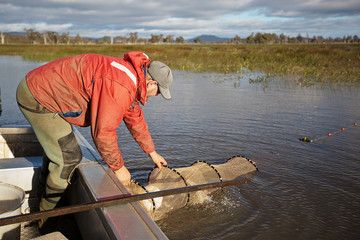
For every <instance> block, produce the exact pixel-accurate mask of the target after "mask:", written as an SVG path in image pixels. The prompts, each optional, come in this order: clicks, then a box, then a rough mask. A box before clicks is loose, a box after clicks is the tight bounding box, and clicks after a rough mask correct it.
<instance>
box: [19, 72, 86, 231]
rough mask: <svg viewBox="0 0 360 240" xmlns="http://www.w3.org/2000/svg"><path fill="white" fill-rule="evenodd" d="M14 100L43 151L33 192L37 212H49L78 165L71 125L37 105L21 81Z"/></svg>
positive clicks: (76, 145) (78, 153)
mask: <svg viewBox="0 0 360 240" xmlns="http://www.w3.org/2000/svg"><path fill="white" fill-rule="evenodd" d="M16 98H17V102H18V105H19V108H20V110H21V112H22V113H23V114H24V116H25V118H26V119H27V120H28V122H29V123H30V125H31V126H32V128H33V130H34V132H35V134H36V137H37V138H38V140H39V142H40V144H41V146H42V148H43V150H44V154H43V164H42V168H41V176H40V181H39V185H38V191H37V193H38V197H40V198H41V199H40V210H50V209H53V208H55V206H56V204H57V203H58V202H59V200H60V196H61V194H63V193H64V191H65V189H66V188H67V186H68V182H67V178H68V176H69V174H70V172H71V171H72V170H73V169H74V168H75V166H76V165H77V164H78V163H80V161H81V159H82V153H81V149H80V147H79V144H78V143H77V140H76V138H75V135H74V133H73V131H72V126H71V124H69V123H68V122H66V121H65V120H64V119H63V118H61V117H60V116H59V115H55V113H53V112H50V111H48V110H47V109H46V108H45V107H43V106H41V105H40V104H39V103H38V102H37V101H36V100H35V99H34V97H33V95H32V94H31V92H30V90H29V88H28V86H27V83H26V79H25V78H24V79H23V80H22V81H21V82H20V84H19V86H18V89H17V92H16ZM59 195H60V196H59ZM43 222H44V220H43ZM43 222H42V223H43ZM40 225H41V224H40Z"/></svg>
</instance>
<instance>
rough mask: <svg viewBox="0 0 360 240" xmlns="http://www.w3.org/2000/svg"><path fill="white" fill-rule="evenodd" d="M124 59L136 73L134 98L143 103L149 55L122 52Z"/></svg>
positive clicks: (144, 100) (144, 101)
mask: <svg viewBox="0 0 360 240" xmlns="http://www.w3.org/2000/svg"><path fill="white" fill-rule="evenodd" d="M124 60H125V61H128V62H130V63H131V64H132V65H133V66H134V69H135V71H136V73H137V78H138V80H139V81H138V85H137V88H138V91H137V96H136V99H137V100H138V101H139V102H140V103H141V104H142V105H144V104H145V103H146V91H147V89H146V69H147V67H148V64H149V63H150V61H151V60H150V59H149V57H148V56H147V55H146V54H145V53H143V52H137V51H133V52H128V53H125V54H124Z"/></svg>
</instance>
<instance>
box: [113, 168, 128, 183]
mask: <svg viewBox="0 0 360 240" xmlns="http://www.w3.org/2000/svg"><path fill="white" fill-rule="evenodd" d="M114 172H115V175H116V176H117V178H118V179H119V180H120V181H121V182H122V184H124V185H125V186H126V185H127V184H129V183H130V180H131V174H130V172H129V170H128V169H127V168H126V167H125V166H123V167H122V168H120V169H119V170H117V171H114Z"/></svg>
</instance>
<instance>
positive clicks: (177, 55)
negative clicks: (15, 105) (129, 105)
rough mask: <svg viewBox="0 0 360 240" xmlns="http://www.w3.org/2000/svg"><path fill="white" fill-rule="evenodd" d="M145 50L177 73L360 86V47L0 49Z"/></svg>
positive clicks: (4, 51)
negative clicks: (246, 74) (257, 75)
mask: <svg viewBox="0 0 360 240" xmlns="http://www.w3.org/2000/svg"><path fill="white" fill-rule="evenodd" d="M128 51H144V52H145V53H146V54H147V55H149V56H150V58H151V59H155V60H160V61H163V62H165V63H167V64H168V65H169V66H170V67H171V68H173V69H180V70H191V71H200V72H201V71H214V72H223V73H231V72H235V73H236V72H238V73H240V72H242V71H244V69H249V70H251V71H261V72H263V73H265V74H266V75H267V76H284V75H290V76H293V77H294V78H296V79H297V80H299V81H302V82H304V83H306V84H313V83H324V82H335V83H337V82H341V83H350V84H351V83H360V45H359V44H357V45H355V44H321V45H320V44H319V45H312V44H289V45H206V44H200V45H198V44H187V45H0V55H21V56H23V58H24V59H27V60H34V61H51V60H55V59H58V58H61V57H66V56H71V55H76V54H82V53H96V54H103V55H108V56H116V57H122V56H123V54H124V53H126V52H128Z"/></svg>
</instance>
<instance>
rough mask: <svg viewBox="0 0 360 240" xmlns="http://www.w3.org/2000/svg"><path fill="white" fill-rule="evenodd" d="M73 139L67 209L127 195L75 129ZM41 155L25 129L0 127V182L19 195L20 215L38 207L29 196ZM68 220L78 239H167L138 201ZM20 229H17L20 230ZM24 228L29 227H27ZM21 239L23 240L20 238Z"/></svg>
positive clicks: (38, 144) (33, 189) (78, 214)
mask: <svg viewBox="0 0 360 240" xmlns="http://www.w3.org/2000/svg"><path fill="white" fill-rule="evenodd" d="M74 134H75V136H76V138H77V141H78V143H79V146H80V148H81V150H82V153H83V159H82V161H81V163H80V164H79V166H78V167H77V168H76V169H75V171H74V174H73V177H72V179H71V184H70V185H69V187H68V189H67V191H66V198H67V200H68V202H69V205H70V206H71V205H75V204H85V203H89V202H95V201H100V200H102V199H106V198H111V197H114V196H120V195H129V194H130V192H129V190H128V189H127V188H126V187H125V186H124V185H123V184H122V183H121V182H120V181H119V179H118V178H117V177H116V176H115V174H114V172H113V171H112V170H111V169H109V168H108V167H107V165H106V164H104V163H103V162H102V161H101V157H100V155H99V153H98V152H97V151H95V150H94V148H93V147H92V146H91V145H90V144H89V142H87V140H86V139H85V138H84V137H83V136H82V134H81V133H80V132H79V130H78V129H77V128H74ZM42 154H43V150H42V148H41V145H40V143H39V142H38V140H37V138H36V136H35V134H34V131H33V130H32V128H31V127H30V126H0V182H3V183H7V184H11V185H13V186H17V187H19V188H21V189H23V190H24V192H25V199H24V202H23V203H22V205H21V212H22V213H29V212H30V213H31V212H32V211H33V209H36V206H38V203H39V199H37V198H36V194H35V193H36V185H37V184H36V183H37V181H38V179H39V174H40V169H41V164H42ZM73 215H74V219H75V222H76V226H77V229H78V231H79V232H80V235H81V238H82V239H101V240H106V239H125V240H126V239H131V240H133V239H147V240H150V239H168V238H167V237H166V235H165V234H164V233H163V232H162V231H161V229H160V228H159V227H158V226H157V224H156V223H155V222H154V220H153V219H152V218H151V217H150V216H149V215H148V213H147V212H146V211H145V210H144V209H143V207H141V205H140V204H139V203H138V202H133V203H128V204H124V205H116V206H111V207H103V208H96V209H92V210H87V211H83V212H78V213H74V214H73ZM24 224H26V223H22V226H21V230H24ZM25 226H28V227H29V226H34V224H29V223H27V225H25ZM34 227H35V228H37V227H36V226H34ZM21 239H26V236H25V237H24V234H22V233H21Z"/></svg>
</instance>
